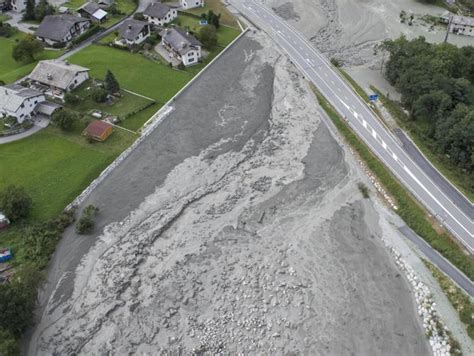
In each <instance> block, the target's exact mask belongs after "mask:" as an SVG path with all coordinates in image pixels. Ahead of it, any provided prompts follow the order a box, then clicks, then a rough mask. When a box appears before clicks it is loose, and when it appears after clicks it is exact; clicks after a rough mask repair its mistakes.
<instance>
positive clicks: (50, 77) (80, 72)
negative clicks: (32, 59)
mask: <svg viewBox="0 0 474 356" xmlns="http://www.w3.org/2000/svg"><path fill="white" fill-rule="evenodd" d="M88 79H89V69H88V68H85V67H81V66H78V65H75V64H70V63H69V62H66V61H61V60H57V59H51V60H46V61H40V62H38V64H37V65H36V67H35V69H33V71H32V72H31V74H30V75H29V76H28V80H29V81H30V83H31V86H32V87H36V88H38V89H40V90H42V91H43V92H46V93H47V94H48V95H51V96H56V97H62V96H63V95H64V93H65V92H68V91H71V90H72V89H74V88H76V87H77V86H79V85H81V84H82V83H83V82H85V81H86V80H88Z"/></svg>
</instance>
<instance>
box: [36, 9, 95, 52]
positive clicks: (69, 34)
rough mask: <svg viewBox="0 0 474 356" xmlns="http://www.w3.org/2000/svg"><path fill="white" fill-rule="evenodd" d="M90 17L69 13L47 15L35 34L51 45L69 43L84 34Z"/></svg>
mask: <svg viewBox="0 0 474 356" xmlns="http://www.w3.org/2000/svg"><path fill="white" fill-rule="evenodd" d="M90 24H91V22H90V21H89V20H88V19H85V18H83V17H79V16H73V15H68V14H62V15H48V16H45V18H44V19H43V21H41V24H40V25H39V27H38V29H37V30H36V32H35V36H36V38H37V39H38V40H40V41H42V42H46V43H47V44H49V45H51V46H52V45H54V44H55V43H67V42H69V41H71V40H72V39H73V38H75V37H77V36H80V35H81V34H83V33H84V32H85V31H86V30H87V29H88V28H89V26H90Z"/></svg>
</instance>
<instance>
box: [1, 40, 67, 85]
mask: <svg viewBox="0 0 474 356" xmlns="http://www.w3.org/2000/svg"><path fill="white" fill-rule="evenodd" d="M24 36H25V34H24V33H23V32H17V33H16V34H15V35H13V36H12V37H10V38H5V37H0V80H3V81H4V82H5V83H7V84H8V83H12V82H14V81H16V80H18V79H20V78H22V77H24V76H25V75H27V74H29V73H30V72H31V71H32V70H33V68H34V67H35V65H36V63H37V62H38V61H40V60H43V59H53V58H57V57H59V56H60V55H61V54H62V53H63V51H53V50H44V51H43V52H42V53H40V54H39V56H38V58H36V61H35V62H33V63H22V62H16V61H15V60H14V59H13V57H12V50H13V46H14V45H15V41H16V40H20V39H21V38H23V37H24Z"/></svg>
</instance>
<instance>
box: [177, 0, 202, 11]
mask: <svg viewBox="0 0 474 356" xmlns="http://www.w3.org/2000/svg"><path fill="white" fill-rule="evenodd" d="M179 3H180V5H181V7H182V8H183V9H184V10H188V9H194V8H195V7H204V0H180V1H179Z"/></svg>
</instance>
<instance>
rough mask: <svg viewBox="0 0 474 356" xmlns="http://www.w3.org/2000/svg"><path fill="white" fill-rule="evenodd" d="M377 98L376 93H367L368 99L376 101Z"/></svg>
mask: <svg viewBox="0 0 474 356" xmlns="http://www.w3.org/2000/svg"><path fill="white" fill-rule="evenodd" d="M378 98H379V96H378V94H371V95H369V100H370V101H377V99H378Z"/></svg>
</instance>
